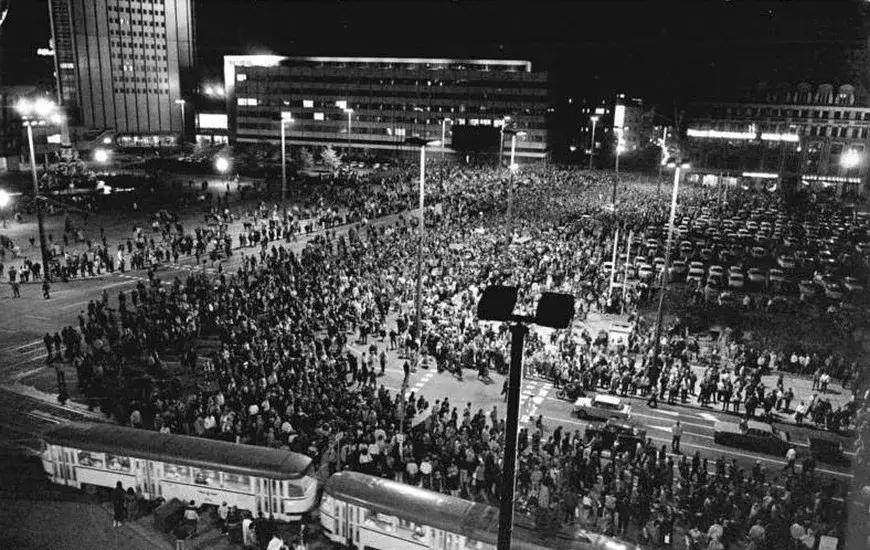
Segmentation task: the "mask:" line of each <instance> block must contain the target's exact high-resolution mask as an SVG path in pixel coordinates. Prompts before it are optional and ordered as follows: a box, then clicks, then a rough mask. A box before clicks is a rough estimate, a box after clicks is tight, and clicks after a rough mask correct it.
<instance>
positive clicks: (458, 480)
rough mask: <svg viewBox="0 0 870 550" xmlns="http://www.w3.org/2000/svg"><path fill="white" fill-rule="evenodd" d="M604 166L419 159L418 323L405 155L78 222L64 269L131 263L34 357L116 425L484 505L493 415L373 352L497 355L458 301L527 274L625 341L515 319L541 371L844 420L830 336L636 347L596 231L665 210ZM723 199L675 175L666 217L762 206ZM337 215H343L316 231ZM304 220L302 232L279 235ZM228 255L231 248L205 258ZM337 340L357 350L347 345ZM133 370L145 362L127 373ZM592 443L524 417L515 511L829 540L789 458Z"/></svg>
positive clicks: (828, 523) (673, 396)
mask: <svg viewBox="0 0 870 550" xmlns="http://www.w3.org/2000/svg"><path fill="white" fill-rule="evenodd" d="M613 177H614V176H613V175H612V174H608V173H598V172H586V171H578V170H569V169H553V168H543V167H540V168H529V169H524V171H523V173H522V177H521V178H519V180H520V184H519V185H517V186H516V188H515V189H514V190H513V191H512V192H511V193H510V194H511V195H514V196H510V197H509V190H508V189H507V187H506V185H505V181H506V180H505V178H504V177H503V174H502V173H500V172H499V171H498V170H494V169H492V168H477V169H471V168H460V167H455V166H445V167H442V168H441V169H440V170H439V172H438V175H437V176H430V179H432V180H434V181H433V182H432V183H431V184H430V189H427V202H428V204H429V205H430V206H429V208H428V209H427V212H426V223H427V227H428V230H427V232H426V237H425V240H424V242H423V243H422V244H420V245H422V246H424V253H423V257H424V258H425V261H424V268H423V279H424V280H423V285H422V287H423V289H424V295H423V308H422V322H421V328H420V330H419V333H418V331H417V329H416V326H415V323H414V320H413V313H412V312H413V309H412V304H413V299H414V291H415V288H416V282H415V281H416V279H415V277H416V254H417V246H418V242H419V241H418V238H417V228H416V218H415V217H414V216H410V215H409V214H408V213H407V212H406V211H407V210H409V209H411V208H413V205H414V204H415V202H416V201H415V195H414V193H415V186H414V184H413V172H412V170H408V171H406V172H404V173H402V172H398V173H395V172H394V173H391V174H390V175H389V176H387V177H383V175H379V174H378V173H377V172H374V173H372V174H370V175H368V176H366V177H365V178H363V179H362V181H360V180H359V178H358V179H357V180H356V181H354V182H353V186H352V187H351V186H346V185H342V183H343V182H340V181H336V182H332V183H330V184H323V185H321V186H317V187H315V188H312V189H307V190H305V191H304V194H300V195H299V196H300V202H299V205H298V206H296V207H294V208H290V209H289V210H283V209H279V208H278V207H277V206H276V205H271V204H268V203H265V202H261V203H260V204H259V205H257V206H256V207H245V208H244V209H236V210H233V209H231V208H230V207H229V205H228V204H220V203H218V204H216V205H213V206H212V208H211V210H210V212H209V214H208V216H207V217H206V220H205V222H204V223H203V224H202V225H200V226H198V227H194V228H192V229H191V228H189V227H185V226H184V225H183V224H182V223H181V222H180V221H179V219H178V217H177V216H175V215H174V214H171V213H162V214H160V215H159V216H155V218H154V220H153V224H152V227H151V228H150V229H149V228H136V229H135V231H134V233H133V236H132V237H131V238H130V239H129V240H127V241H126V242H125V243H123V244H122V245H121V246H119V247H117V248H115V249H114V250H113V247H112V246H109V244H108V243H107V242H106V240H105V238H101V239H100V241H98V242H96V243H92V242H88V243H86V244H87V246H86V248H87V252H84V253H83V255H82V256H80V257H78V258H75V257H70V258H69V259H67V265H68V266H69V268H68V269H69V270H70V272H71V273H73V274H79V275H81V274H84V273H90V272H91V271H92V270H93V269H97V270H100V269H108V270H111V269H122V270H123V269H127V268H129V269H137V268H138V269H143V268H149V267H150V268H151V269H150V270H149V272H148V278H149V280H148V282H139V283H138V284H137V286H136V288H135V289H134V290H131V291H127V292H122V293H120V294H119V296H118V300H117V306H115V304H114V303H112V302H113V300H111V299H110V298H109V296H108V295H107V294H104V295H103V297H102V299H100V300H95V301H93V302H91V304H89V306H88V308H87V311H85V312H82V313H81V315H80V316H79V319H78V327H68V328H67V329H65V330H64V331H62V333H61V334H58V335H46V346H47V348H48V351H49V355H50V357H51V358H57V359H63V360H64V361H68V362H70V363H71V364H72V365H73V366H74V368H75V369H76V372H77V374H78V384H79V388H80V390H81V392H82V393H83V394H84V395H86V396H88V397H89V398H91V399H93V400H94V402H95V403H99V404H101V405H102V406H103V408H104V410H106V411H107V412H108V413H110V414H112V415H113V416H114V417H115V418H116V419H118V420H119V421H121V422H124V423H128V424H131V425H133V426H138V427H142V428H146V429H154V430H161V431H168V432H172V433H188V434H195V435H198V436H203V437H214V438H222V439H226V440H230V441H236V442H244V443H249V444H256V445H268V446H274V447H282V446H283V447H287V448H290V449H292V450H296V451H299V452H303V453H306V454H310V455H312V456H314V457H315V458H317V460H318V461H319V462H321V463H323V464H325V465H328V466H329V467H330V468H332V469H340V468H352V469H356V470H360V471H363V472H367V473H371V474H375V475H383V476H390V477H394V478H396V479H399V480H402V481H404V482H407V483H414V484H419V485H421V486H424V487H427V488H430V489H433V490H436V491H442V492H445V493H450V494H454V495H461V496H463V497H466V498H471V499H477V500H482V501H490V502H495V501H496V499H497V497H498V495H499V492H500V491H501V487H500V461H501V455H500V453H501V451H502V449H503V447H504V432H505V428H504V419H503V418H499V417H498V413H497V411H496V410H493V411H484V410H482V409H479V408H478V409H476V410H475V407H474V406H473V404H471V403H468V404H462V403H451V402H450V401H449V398H443V399H440V400H438V401H434V402H432V399H431V396H429V397H424V396H422V395H413V394H412V395H411V396H410V398H409V399H403V396H401V395H397V394H396V392H392V391H390V390H388V389H386V388H385V387H384V386H383V385H382V384H381V383H379V380H378V376H379V374H382V373H383V370H384V366H385V362H386V353H387V352H392V351H394V350H399V353H400V357H402V358H403V359H402V360H403V361H405V365H404V368H405V371H406V373H407V372H408V370H410V369H411V368H413V367H415V366H417V365H420V364H430V363H431V364H432V365H433V366H434V367H435V368H437V369H438V370H439V371H442V370H443V371H449V372H452V373H454V374H455V375H456V376H458V377H462V376H463V371H465V370H473V371H477V372H481V373H483V374H485V373H486V372H487V371H490V370H492V371H500V372H505V371H506V368H507V357H508V356H509V353H508V349H509V340H510V337H509V333H508V331H507V327H506V326H499V325H494V324H491V323H482V322H480V321H478V320H477V319H476V318H475V313H474V311H475V305H476V303H477V300H478V298H479V296H480V293H481V292H482V290H483V289H484V288H485V287H486V286H488V285H491V284H511V285H515V286H517V287H518V288H519V289H520V300H519V305H518V307H519V308H520V309H525V310H531V309H532V306H533V304H534V303H536V301H537V299H538V298H539V296H540V294H541V292H543V291H558V292H567V293H571V294H573V295H574V296H575V297H576V298H577V306H578V317H579V318H581V319H582V318H583V317H584V316H586V315H588V314H590V313H602V312H620V311H621V312H624V313H625V314H626V315H627V317H628V319H629V320H630V321H631V322H632V326H633V329H632V332H631V335H630V337H629V340H628V344H627V345H624V346H617V347H614V346H609V345H608V342H607V339H606V338H604V339H602V338H600V337H599V335H595V334H589V333H588V332H585V331H581V330H571V331H562V332H561V333H554V334H552V336H550V335H545V334H543V333H538V332H533V333H532V334H531V335H530V338H529V341H528V342H527V347H526V350H525V353H526V360H527V362H528V363H529V364H530V365H532V368H533V369H534V370H535V371H536V372H537V373H538V374H539V375H542V376H546V377H549V378H551V379H552V380H553V381H554V383H555V384H556V385H557V386H564V385H569V384H579V385H580V386H582V388H584V389H585V390H587V391H610V392H612V393H615V394H621V395H643V396H647V397H650V396H653V395H655V396H656V397H657V398H658V399H660V400H662V401H668V402H671V403H677V404H681V403H688V402H694V403H697V404H699V405H702V406H710V407H719V408H721V409H722V410H723V411H731V412H733V413H737V414H742V415H746V416H748V417H753V416H756V417H758V418H762V419H763V418H767V419H769V418H771V415H772V414H775V413H777V412H780V413H782V414H785V413H788V414H792V412H794V414H795V415H796V418H795V420H797V421H798V422H802V421H803V422H811V423H814V424H815V425H816V426H818V427H826V428H828V429H831V430H840V429H844V428H846V427H848V426H850V425H853V424H854V423H855V422H856V413H857V405H856V404H854V403H850V404H849V405H848V406H844V407H834V406H833V405H831V402H830V400H828V399H827V398H826V390H827V384H828V383H829V382H830V380H831V378H832V377H835V378H837V379H839V380H845V379H847V378H848V377H849V376H854V375H855V370H856V367H855V365H854V363H850V361H849V360H846V359H844V358H843V357H842V356H841V355H837V354H835V353H833V351H830V350H828V351H827V353H826V350H814V351H807V350H786V349H759V348H758V347H756V346H753V345H751V344H748V343H745V342H742V341H740V340H739V339H738V338H730V339H728V338H723V339H722V342H720V343H719V345H717V346H716V349H715V350H714V351H712V352H709V350H707V351H704V350H701V348H700V345H699V339H698V338H697V337H695V335H691V334H689V331H688V329H687V328H686V327H684V326H682V325H681V323H680V322H679V321H675V322H669V323H668V325H667V326H666V330H665V331H664V333H663V339H662V342H661V350H662V356H661V360H659V361H656V360H654V357H653V353H652V350H653V347H654V334H655V331H654V328H653V326H652V323H650V322H649V321H648V320H647V319H646V318H645V317H644V316H643V315H642V313H643V310H644V309H647V308H648V307H649V306H650V304H651V303H652V301H653V299H654V298H656V297H657V289H656V287H657V285H654V284H643V283H638V284H625V285H623V287H621V288H619V289H618V290H616V291H613V290H611V275H610V272H609V271H608V269H606V268H605V263H606V262H608V261H609V260H610V259H611V254H612V250H613V241H614V232H615V231H616V230H617V228H619V230H620V231H621V232H622V233H623V234H626V233H628V232H629V231H632V232H634V234H635V235H636V238H638V239H639V240H640V241H643V240H644V239H645V238H646V237H647V236H648V235H651V233H652V232H651V230H650V228H651V227H655V226H657V227H659V228H660V227H661V226H662V225H663V224H664V223H665V222H666V219H667V210H668V208H669V204H668V201H666V200H665V195H664V192H661V193H660V192H658V191H657V189H656V188H655V186H650V185H645V184H638V183H635V182H627V181H622V182H621V183H620V185H619V189H618V197H619V199H618V201H617V204H616V205H615V208H608V204H609V202H610V198H609V197H610V195H609V190H610V188H611V185H612V183H613V180H612V179H611V178H613ZM729 195H730V196H729V197H728V199H727V200H724V201H723V200H721V197H720V196H719V195H718V193H717V190H715V189H709V188H705V187H700V186H687V187H686V188H685V189H684V190H682V191H681V201H680V208H681V210H680V216H681V218H682V219H683V220H691V219H693V218H697V217H700V216H714V217H715V216H719V217H723V218H724V217H727V216H731V215H733V214H734V213H735V212H737V210H738V209H740V208H743V207H744V206H745V205H746V204H756V205H759V206H765V207H769V208H785V207H784V206H783V205H781V204H780V203H778V200H777V199H776V198H774V197H771V196H768V195H764V194H758V193H754V192H752V191H748V190H746V191H743V190H739V189H738V190H736V191H734V192H731V193H730V194H729ZM509 200H510V201H512V202H513V210H512V217H513V219H512V220H511V224H510V231H506V230H505V226H506V224H505V205H506V203H507V202H508V201H509ZM392 214H396V216H392V217H389V218H386V219H384V216H387V215H392ZM348 223H349V224H352V226H351V227H350V228H349V229H348V230H347V231H346V232H340V231H337V230H336V229H335V227H336V226H338V225H343V224H348ZM314 229H323V231H321V232H319V233H317V234H316V235H314V236H312V237H310V238H308V239H307V242H305V243H304V245H303V243H301V242H297V241H298V239H299V237H300V235H302V234H304V233H307V232H310V231H312V230H314ZM101 237H102V236H101ZM179 255H185V256H186V255H190V256H195V258H196V260H197V263H198V264H199V263H200V262H201V261H202V260H211V262H213V264H215V265H217V266H219V267H220V269H219V270H218V271H217V273H215V274H214V275H209V274H206V273H205V272H198V273H196V272H195V273H192V274H190V275H189V276H188V277H187V278H186V279H185V280H182V279H180V278H176V279H174V280H172V281H161V280H160V279H159V277H158V275H157V272H156V271H155V269H154V268H155V267H156V266H157V265H159V264H160V263H161V262H164V261H168V259H169V258H173V259H174V261H175V262H177V261H178V257H179ZM231 255H232V256H234V257H236V258H237V260H236V262H235V263H234V264H231V265H233V266H234V267H232V268H226V269H224V268H223V263H222V260H223V259H225V258H227V257H228V256H231ZM228 265H230V264H228ZM95 266H96V267H95ZM16 275H18V274H17V273H16ZM10 277H12V275H11V274H10ZM203 338H212V339H214V340H216V341H217V342H218V343H219V344H218V345H217V347H216V348H215V349H213V350H212V351H209V352H207V353H203V356H199V352H198V349H199V348H197V347H196V345H195V342H196V341H197V339H203ZM352 340H354V341H356V342H357V343H358V344H359V345H360V346H362V347H363V349H364V352H362V353H359V354H358V353H357V352H356V351H353V350H351V349H350V348H349V347H348V343H349V342H350V341H352ZM200 351H201V350H200ZM169 357H177V358H178V361H174V360H169V359H167V358H169ZM176 362H177V363H179V365H180V370H179V369H175V368H174V363H176ZM698 364H703V365H704V368H703V369H702V370H703V372H702V373H700V374H699V372H698V369H697V368H693V366H696V365H698ZM783 371H801V372H805V373H813V374H814V379H815V381H816V383H817V384H816V385H814V390H816V389H817V393H816V394H815V395H814V396H813V398H812V399H811V400H810V401H809V402H804V401H802V400H799V399H797V398H796V397H795V396H794V391H793V390H792V388H791V387H790V386H789V380H790V377H789V375H780V376H779V378H778V380H777V382H776V384H775V385H772V386H767V385H765V384H764V383H763V380H762V376H763V375H766V374H771V373H774V374H775V373H778V372H779V373H782V372H783ZM170 372H172V373H173V376H167V374H168V373H170ZM179 372H180V373H182V374H181V375H179V374H178V373H179ZM141 374H148V375H150V377H149V378H148V379H147V381H146V382H143V377H141V376H139V375H141ZM423 417H425V420H423V421H422V422H420V421H419V419H420V418H423ZM415 419H416V420H415ZM593 443H594V442H592V441H589V440H587V438H586V437H585V436H584V434H581V433H579V432H575V433H569V432H568V431H564V430H563V428H561V427H557V428H555V429H552V427H551V426H546V425H544V424H543V422H542V420H541V419H538V421H537V422H536V423H535V426H534V428H531V427H530V428H529V429H527V430H526V429H524V430H523V431H522V433H521V434H520V451H521V453H520V456H521V460H520V466H519V486H520V501H521V503H522V504H521V506H520V508H521V509H522V510H524V511H525V512H527V513H529V514H532V515H534V516H535V517H536V519H537V521H538V523H539V525H555V524H559V523H565V522H573V523H577V524H579V525H583V526H585V527H588V528H590V529H593V530H597V531H601V532H605V533H609V534H617V535H621V536H624V537H627V538H632V539H635V540H643V541H645V542H646V543H648V544H650V545H659V544H665V543H666V542H667V541H670V540H672V539H673V537H674V536H675V532H676V531H675V525H676V526H678V528H679V530H680V532H684V533H686V535H685V536H686V540H687V543H688V544H691V545H694V546H692V547H694V548H702V547H709V548H724V547H728V545H729V544H730V543H731V542H732V541H737V540H741V541H744V540H749V541H750V543H751V544H753V545H755V546H754V547H756V548H774V547H777V546H775V543H774V541H777V540H791V539H790V536H789V532H790V529H792V527H793V525H794V524H798V525H799V526H800V527H801V529H803V530H804V531H805V532H809V533H814V534H816V535H818V534H831V535H834V536H842V529H843V516H842V513H841V512H839V511H838V509H837V508H836V507H832V506H830V505H829V504H830V502H831V497H832V490H831V489H830V488H829V487H828V486H827V485H826V484H825V483H824V482H823V481H822V480H821V479H820V478H818V477H817V476H815V475H814V474H813V468H812V465H811V464H810V465H807V466H805V467H804V468H803V469H802V473H801V474H800V475H797V474H795V472H794V469H792V471H791V472H790V473H789V474H786V473H785V472H779V471H776V472H771V471H764V469H763V468H761V466H760V465H757V466H756V467H755V468H753V469H752V471H744V470H742V469H741V468H739V467H738V466H737V464H736V463H726V462H724V461H723V459H722V458H721V457H708V456H701V455H700V454H697V453H696V454H695V455H694V456H692V457H687V456H685V455H683V456H680V457H679V458H678V459H676V461H675V459H674V457H673V456H672V455H670V454H669V453H668V452H667V450H666V449H664V448H661V449H658V448H656V447H655V446H654V445H652V442H651V441H647V443H646V444H645V445H642V446H641V447H640V448H638V449H632V450H625V451H623V452H620V453H614V454H613V456H608V454H607V453H603V452H602V451H603V450H602V449H601V448H600V446H598V447H596V445H594V444H593ZM765 533H766V536H765ZM783 537H784V538H783ZM702 541H703V546H701V544H702ZM716 544H718V545H719V546H716ZM708 545H709V546H708Z"/></svg>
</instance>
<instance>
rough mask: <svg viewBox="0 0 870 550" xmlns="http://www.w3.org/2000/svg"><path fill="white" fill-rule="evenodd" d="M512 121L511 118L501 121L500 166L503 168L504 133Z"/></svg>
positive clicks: (503, 118) (499, 140)
mask: <svg viewBox="0 0 870 550" xmlns="http://www.w3.org/2000/svg"><path fill="white" fill-rule="evenodd" d="M510 121H511V117H509V116H505V117H502V119H501V127H500V131H499V136H498V165H499V166H501V165H502V164H503V162H502V157H503V156H504V132H505V127H506V126H507V123H508V122H510Z"/></svg>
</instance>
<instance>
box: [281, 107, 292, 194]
mask: <svg viewBox="0 0 870 550" xmlns="http://www.w3.org/2000/svg"><path fill="white" fill-rule="evenodd" d="M290 122H293V113H289V112H286V111H282V112H281V204H282V205H283V204H284V201H286V200H287V146H286V142H287V130H286V125H287V124H288V123H290Z"/></svg>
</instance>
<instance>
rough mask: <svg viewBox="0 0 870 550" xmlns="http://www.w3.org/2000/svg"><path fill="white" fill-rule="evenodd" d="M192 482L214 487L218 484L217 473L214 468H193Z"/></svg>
mask: <svg viewBox="0 0 870 550" xmlns="http://www.w3.org/2000/svg"><path fill="white" fill-rule="evenodd" d="M193 482H194V483H196V484H197V485H212V486H214V487H218V486H220V478H219V477H218V473H217V472H215V471H214V470H202V469H199V468H194V470H193Z"/></svg>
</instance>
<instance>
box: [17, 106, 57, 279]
mask: <svg viewBox="0 0 870 550" xmlns="http://www.w3.org/2000/svg"><path fill="white" fill-rule="evenodd" d="M15 110H16V111H18V114H19V115H20V116H21V121H22V124H24V127H25V128H27V145H28V149H29V150H30V173H31V175H32V176H33V200H34V202H36V221H37V226H38V228H39V249H40V252H41V253H42V269H43V273H44V275H43V277H45V280H46V281H50V280H51V269H50V266H49V255H48V243H47V242H46V240H45V220H44V217H43V213H42V197H41V196H40V193H39V178H37V176H36V155H35V153H34V150H33V127H34V126H45V125H46V124H48V123H52V124H60V123H61V122H62V121H63V116H62V115H61V114H60V113H59V112H58V107H57V104H56V103H54V102H53V101H50V100H48V99H44V98H40V99H37V100H35V101H28V100H26V99H22V100H21V101H19V102H18V103H17V104H16V106H15Z"/></svg>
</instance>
